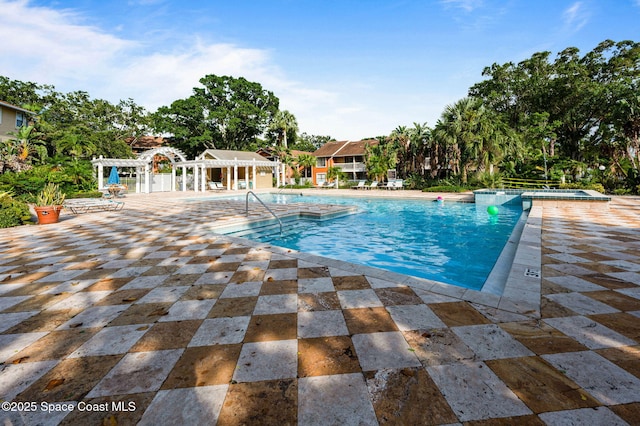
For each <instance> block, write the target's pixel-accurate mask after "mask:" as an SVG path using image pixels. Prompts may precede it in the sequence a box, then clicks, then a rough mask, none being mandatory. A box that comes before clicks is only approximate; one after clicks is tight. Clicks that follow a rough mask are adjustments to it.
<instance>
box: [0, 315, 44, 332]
mask: <svg viewBox="0 0 640 426" xmlns="http://www.w3.org/2000/svg"><path fill="white" fill-rule="evenodd" d="M37 313H38V311H28V312H11V313H6V314H0V333H2V332H3V331H5V330H8V329H10V328H11V327H13V326H14V325H16V324H20V323H21V322H22V321H24V320H26V319H27V318H30V317H32V316H34V315H36V314H37Z"/></svg>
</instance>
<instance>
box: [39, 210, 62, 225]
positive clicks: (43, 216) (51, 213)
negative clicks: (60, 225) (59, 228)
mask: <svg viewBox="0 0 640 426" xmlns="http://www.w3.org/2000/svg"><path fill="white" fill-rule="evenodd" d="M33 209H34V210H35V211H36V214H37V215H38V224H39V225H46V224H49V223H57V222H58V219H59V218H60V210H62V206H43V207H34V208H33Z"/></svg>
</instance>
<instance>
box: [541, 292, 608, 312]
mask: <svg viewBox="0 0 640 426" xmlns="http://www.w3.org/2000/svg"><path fill="white" fill-rule="evenodd" d="M546 297H547V298H548V299H551V300H553V301H554V302H556V303H559V304H560V305H562V306H564V307H566V308H568V309H571V310H572V311H573V312H575V313H577V314H580V315H591V314H608V313H612V312H618V310H617V309H615V308H612V307H611V306H609V305H607V304H604V303H602V302H598V301H597V300H594V299H592V298H590V297H588V296H585V295H584V294H581V293H564V294H548V295H547V296H546Z"/></svg>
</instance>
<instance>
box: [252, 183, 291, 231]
mask: <svg viewBox="0 0 640 426" xmlns="http://www.w3.org/2000/svg"><path fill="white" fill-rule="evenodd" d="M249 194H251V195H253V196H254V197H256V200H258V201H259V202H260V204H262V205H263V206H264V208H265V209H267V210H268V211H269V213H271V214H272V215H273V217H275V218H276V220H277V221H278V223H279V224H280V236H282V221H281V220H280V218H279V217H278V216H276V214H275V213H274V212H273V210H271V209H270V208H269V206H267V205H266V204H265V203H263V202H262V200H261V199H260V198H258V196H257V195H256V193H255V192H253V191H247V197H246V200H245V206H244V214H246V215H247V216H248V215H249Z"/></svg>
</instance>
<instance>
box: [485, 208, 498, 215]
mask: <svg viewBox="0 0 640 426" xmlns="http://www.w3.org/2000/svg"><path fill="white" fill-rule="evenodd" d="M487 213H489V214H490V215H491V216H495V215H497V214H498V208H497V207H496V206H489V207H487Z"/></svg>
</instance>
